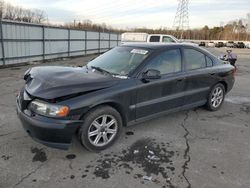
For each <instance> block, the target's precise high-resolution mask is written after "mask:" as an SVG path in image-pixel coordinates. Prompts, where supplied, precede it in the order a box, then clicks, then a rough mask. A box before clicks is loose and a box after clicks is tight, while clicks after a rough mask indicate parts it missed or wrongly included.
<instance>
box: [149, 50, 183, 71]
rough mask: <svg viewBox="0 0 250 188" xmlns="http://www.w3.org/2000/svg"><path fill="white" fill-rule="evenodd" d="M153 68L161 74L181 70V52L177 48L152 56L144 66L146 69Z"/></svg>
mask: <svg viewBox="0 0 250 188" xmlns="http://www.w3.org/2000/svg"><path fill="white" fill-rule="evenodd" d="M148 69H155V70H158V71H160V72H161V75H164V74H169V73H175V72H180V71H181V52H180V50H179V49H173V50H167V51H164V52H162V53H160V54H159V55H157V56H156V57H155V58H153V59H152V60H151V61H150V62H149V64H148V65H147V66H146V70H148Z"/></svg>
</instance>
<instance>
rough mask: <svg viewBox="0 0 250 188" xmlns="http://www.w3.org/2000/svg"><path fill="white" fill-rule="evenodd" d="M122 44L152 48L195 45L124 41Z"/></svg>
mask: <svg viewBox="0 0 250 188" xmlns="http://www.w3.org/2000/svg"><path fill="white" fill-rule="evenodd" d="M121 46H128V47H135V48H147V49H150V50H158V49H162V48H165V47H181V46H191V47H194V45H193V44H187V43H159V42H157V43H124V44H122V45H121Z"/></svg>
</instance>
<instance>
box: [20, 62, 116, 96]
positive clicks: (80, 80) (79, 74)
mask: <svg viewBox="0 0 250 188" xmlns="http://www.w3.org/2000/svg"><path fill="white" fill-rule="evenodd" d="M24 80H26V85H25V89H26V91H27V92H28V93H29V94H30V95H32V96H34V97H38V98H43V99H56V98H59V97H63V96H69V95H72V94H77V93H84V92H91V91H95V90H100V89H104V88H108V87H111V86H113V85H114V84H116V83H117V82H118V81H119V78H115V77H112V76H110V75H104V74H101V73H99V72H93V71H92V70H88V69H86V68H85V67H63V66H43V67H34V68H31V69H29V70H27V71H26V73H25V75H24Z"/></svg>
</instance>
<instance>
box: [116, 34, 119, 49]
mask: <svg viewBox="0 0 250 188" xmlns="http://www.w3.org/2000/svg"><path fill="white" fill-rule="evenodd" d="M116 35H117V41H116V46H118V45H119V34H118V33H116Z"/></svg>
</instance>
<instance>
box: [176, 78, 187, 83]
mask: <svg viewBox="0 0 250 188" xmlns="http://www.w3.org/2000/svg"><path fill="white" fill-rule="evenodd" d="M185 79H186V78H179V79H177V82H182V81H183V80H185Z"/></svg>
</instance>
